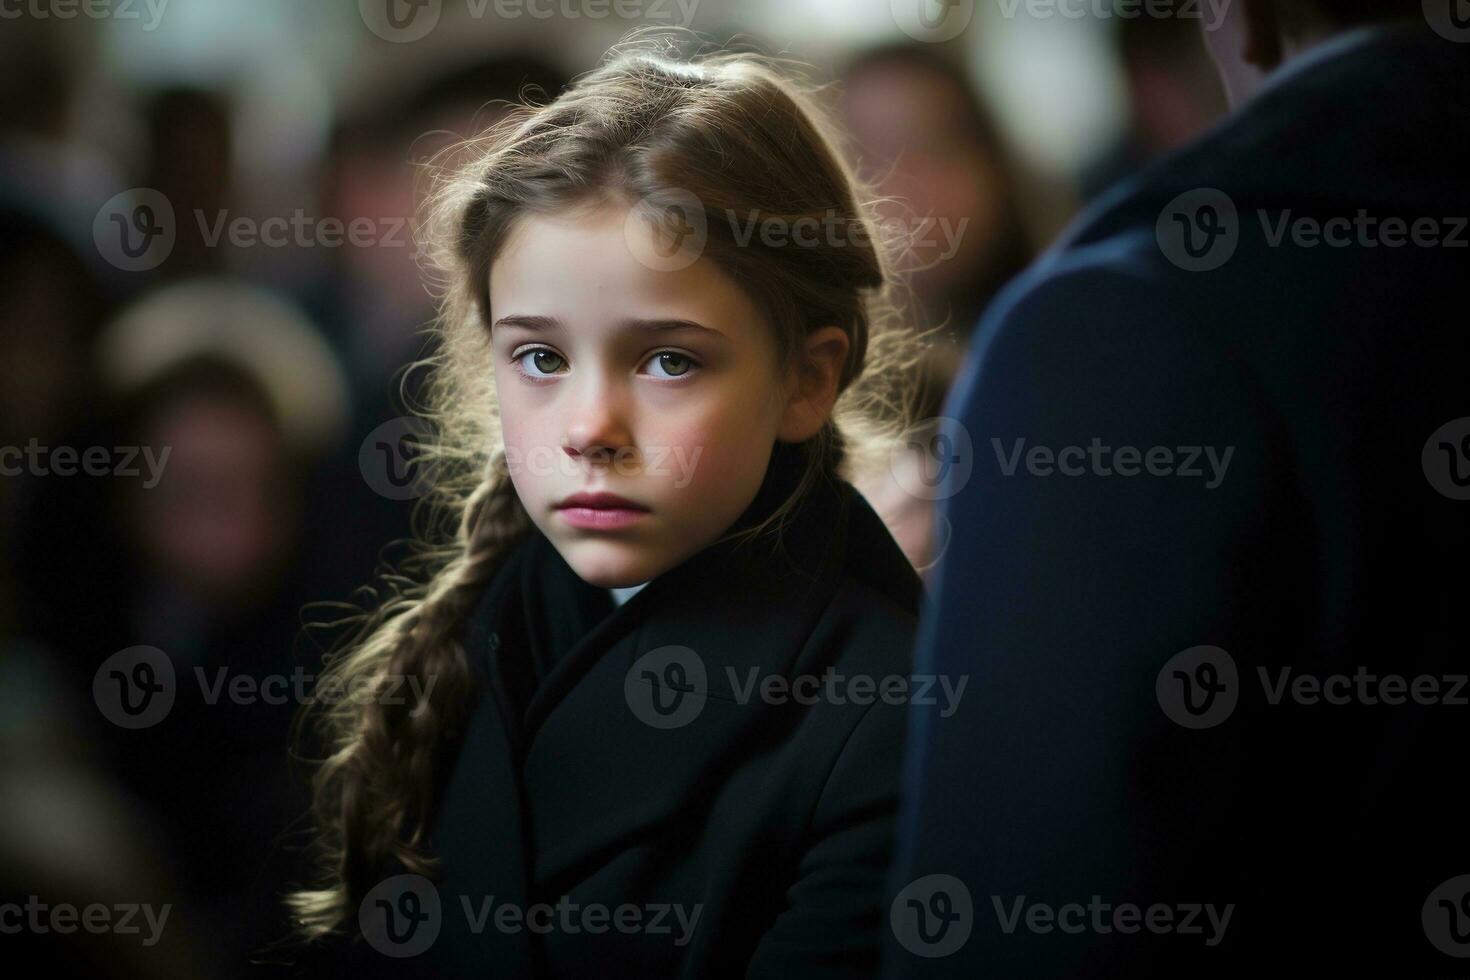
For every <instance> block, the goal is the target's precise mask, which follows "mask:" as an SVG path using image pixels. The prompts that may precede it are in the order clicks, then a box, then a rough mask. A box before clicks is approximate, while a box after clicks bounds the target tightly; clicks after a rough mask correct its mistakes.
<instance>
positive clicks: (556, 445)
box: [490, 207, 786, 588]
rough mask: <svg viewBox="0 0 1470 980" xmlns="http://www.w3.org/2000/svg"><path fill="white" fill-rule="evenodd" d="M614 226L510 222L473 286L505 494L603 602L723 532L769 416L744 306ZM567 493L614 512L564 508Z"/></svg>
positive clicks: (768, 361) (757, 337) (759, 330)
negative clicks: (506, 480) (654, 263)
mask: <svg viewBox="0 0 1470 980" xmlns="http://www.w3.org/2000/svg"><path fill="white" fill-rule="evenodd" d="M628 214H629V212H628V210H627V209H626V208H616V207H605V208H601V209H598V210H596V211H591V212H582V213H577V214H567V215H565V216H555V217H540V216H527V217H525V218H523V219H522V220H521V221H520V222H518V223H517V227H516V228H515V230H514V231H513V232H512V234H511V235H510V237H509V238H508V240H507V241H506V242H505V244H504V246H503V248H502V251H501V253H500V255H499V256H498V258H497V259H496V261H495V262H494V263H493V265H492V267H491V271H490V309H491V310H492V311H493V314H492V315H493V319H494V323H493V324H492V325H491V333H490V336H491V344H492V348H493V352H494V363H495V386H496V390H497V393H498V397H499V402H500V413H501V433H502V436H503V438H504V440H505V448H506V458H507V462H508V464H509V469H510V474H511V480H512V482H513V483H514V485H515V489H516V493H517V494H518V495H519V496H520V499H521V503H522V504H523V505H524V506H525V508H526V511H527V513H529V514H530V517H531V520H532V521H534V522H535V524H536V526H537V527H538V528H539V529H540V530H541V532H542V533H543V534H545V535H546V537H547V538H549V539H550V540H551V542H552V544H553V545H555V547H556V549H557V551H558V552H560V554H561V556H562V557H563V558H564V559H565V560H566V562H567V564H568V565H570V566H571V567H572V569H573V570H574V571H576V573H577V574H578V575H579V576H581V577H582V579H584V580H585V581H587V582H589V583H591V584H593V585H597V586H602V587H606V588H621V587H625V586H629V585H636V584H638V583H640V582H645V581H648V580H649V579H651V578H653V577H655V576H657V575H659V574H660V573H662V572H664V571H667V570H668V569H670V568H673V567H674V566H675V565H677V564H679V563H680V562H681V561H683V560H684V559H685V558H688V557H690V556H691V555H693V554H695V553H696V552H698V551H700V550H701V549H703V548H705V547H706V546H708V545H709V544H711V543H712V542H713V541H715V540H716V539H717V538H719V537H720V535H721V534H723V533H724V532H725V531H726V530H728V529H729V527H730V525H731V524H733V523H734V522H735V519H736V518H738V517H739V516H740V514H741V513H742V512H743V511H744V510H745V508H746V507H747V506H749V504H750V502H751V501H752V500H753V499H754V497H755V494H756V491H757V489H759V487H760V484H761V481H762V479H763V478H764V476H765V472H766V467H767V464H768V462H769V461H770V455H771V450H772V448H773V446H774V444H775V441H776V439H777V438H778V436H779V435H780V434H781V432H782V419H783V413H784V411H785V403H786V399H785V397H784V391H785V386H784V385H783V383H782V380H781V376H780V372H779V371H778V370H777V365H776V349H775V344H774V340H773V337H772V331H771V326H770V324H769V323H768V322H767V321H766V320H765V318H764V317H763V316H762V315H761V314H760V313H759V312H758V311H757V310H756V308H755V305H754V304H753V303H752V302H751V300H750V298H749V297H748V296H746V294H745V293H744V291H743V290H741V289H740V288H739V287H738V286H736V285H735V283H734V282H732V281H731V280H730V279H729V278H727V277H726V276H725V275H724V274H723V273H722V272H721V271H720V270H719V269H718V268H717V267H716V266H715V265H714V264H713V262H711V261H710V260H709V259H708V258H705V257H701V258H699V259H698V260H696V261H695V262H694V263H693V264H692V265H688V266H686V267H685V268H683V269H680V270H677V271H661V270H658V269H653V268H649V267H648V266H647V265H645V264H643V263H642V262H641V261H640V260H639V259H638V257H637V255H639V254H641V255H651V254H654V251H653V246H654V245H655V244H657V243H656V242H655V241H654V233H653V230H652V229H651V228H650V227H649V226H648V224H647V222H645V221H642V220H633V221H629V220H628ZM641 236H646V240H643V241H640V240H639V238H640V237H641ZM635 253H636V254H635ZM580 494H585V495H597V494H602V495H615V496H616V497H618V498H622V500H621V502H619V501H609V500H607V499H603V500H596V499H592V500H588V501H580V502H579V501H577V500H569V498H572V497H573V495H580ZM578 503H582V504H583V506H577V504H578ZM613 504H617V505H618V506H611V505H613Z"/></svg>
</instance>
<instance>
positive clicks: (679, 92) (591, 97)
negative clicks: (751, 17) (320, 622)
mask: <svg viewBox="0 0 1470 980" xmlns="http://www.w3.org/2000/svg"><path fill="white" fill-rule="evenodd" d="M681 43H682V39H674V38H669V37H667V36H664V37H655V38H649V37H646V36H645V37H639V38H635V39H632V40H630V41H628V42H625V43H624V44H622V45H619V46H618V47H616V48H614V49H613V51H612V52H611V53H610V55H609V57H608V58H607V59H606V61H605V62H604V63H603V65H602V66H601V67H600V68H598V69H596V70H594V71H592V72H590V73H588V74H587V75H585V76H583V77H582V78H580V79H579V80H578V81H577V82H576V83H575V84H574V85H573V86H571V87H570V88H569V89H568V90H567V91H566V92H565V93H564V94H562V95H561V96H560V97H558V98H557V99H556V100H555V101H553V102H551V103H550V104H545V105H536V104H533V102H532V101H531V100H529V99H528V100H527V102H526V103H525V104H523V105H518V106H516V107H514V108H513V109H512V110H511V112H510V113H509V115H508V116H506V117H504V118H503V119H502V121H501V122H499V123H498V124H497V125H496V126H495V127H494V128H492V129H491V130H490V131H488V132H486V133H485V134H483V135H481V136H479V137H476V138H474V139H471V140H469V141H467V142H466V143H464V144H462V145H461V146H459V147H457V148H456V149H454V150H453V151H447V152H446V153H445V154H443V155H441V157H440V158H439V159H437V160H436V161H435V162H434V165H433V167H432V169H431V171H430V172H429V184H428V190H429V196H428V199H427V202H426V207H425V209H424V213H423V217H422V218H421V220H420V222H419V232H420V238H421V241H422V242H423V248H422V249H421V252H420V255H421V258H426V259H427V260H428V262H427V268H426V272H427V274H428V275H429V276H430V281H431V282H432V283H433V284H434V285H435V286H436V288H437V295H438V300H439V316H438V319H437V322H436V324H435V326H434V328H433V329H434V330H435V332H436V333H437V337H438V342H439V343H438V352H437V353H436V355H435V356H434V358H433V359H432V362H431V363H430V364H429V368H430V370H429V374H428V376H427V378H426V382H425V387H424V389H423V391H424V394H423V396H422V397H423V399H424V402H425V404H424V405H423V406H422V414H423V415H424V416H425V417H426V420H427V422H428V423H429V427H430V428H431V430H432V431H433V433H434V437H433V438H431V439H428V440H426V443H427V444H426V445H423V446H422V447H420V449H421V451H422V452H423V453H424V454H425V456H424V459H425V460H427V461H428V462H429V463H430V464H432V466H433V473H434V475H435V482H434V488H433V491H432V493H431V494H430V495H429V496H428V497H425V498H424V500H423V501H422V502H421V505H420V508H421V509H420V512H419V515H418V516H419V517H420V518H422V517H423V515H424V513H427V514H428V515H429V517H428V519H426V520H423V519H421V520H419V521H418V525H419V530H418V532H417V533H418V535H419V538H420V540H419V541H418V543H417V550H416V553H415V554H414V556H413V557H412V559H411V561H410V562H409V564H408V565H407V566H405V567H409V568H412V570H413V571H412V573H411V574H410V573H405V572H404V571H402V570H400V572H399V573H397V574H395V575H392V576H389V577H387V578H385V580H384V581H383V582H382V583H381V586H380V588H379V589H376V590H374V593H373V596H374V602H375V603H376V605H375V607H374V608H371V609H370V610H368V611H363V612H361V615H360V616H359V617H357V619H356V621H355V626H354V628H353V629H352V631H351V633H350V636H349V637H348V638H347V639H346V641H345V642H343V643H342V644H341V645H340V646H339V648H338V649H337V651H336V652H334V653H333V654H332V655H331V656H329V657H328V659H327V666H326V670H325V672H324V674H323V676H322V678H321V683H322V684H329V683H330V684H332V685H334V686H336V689H339V690H351V691H356V692H376V691H386V690H388V689H389V688H390V686H391V687H392V688H393V690H394V691H395V693H403V692H402V690H401V689H400V687H401V685H402V681H403V679H405V678H416V679H419V680H420V681H421V683H419V684H418V685H417V688H415V689H413V690H417V691H427V692H428V693H426V694H424V695H423V696H422V697H405V698H402V699H400V698H398V697H394V698H386V697H384V698H378V697H371V696H360V697H353V698H350V699H345V700H342V701H340V702H339V703H336V704H332V705H330V706H326V707H322V708H319V709H317V710H316V711H313V712H310V713H308V714H304V715H303V717H302V722H303V723H304V724H305V725H306V726H307V727H306V728H304V729H303V730H302V731H301V732H300V733H299V734H301V735H302V736H303V745H304V744H305V743H306V741H307V740H308V738H309V739H310V741H311V742H312V744H313V745H314V746H315V751H314V753H312V752H306V753H303V757H306V756H311V755H313V754H314V755H315V758H314V760H313V761H312V763H311V764H312V765H313V766H314V768H315V771H314V774H313V785H314V791H315V805H314V808H313V812H314V817H315V823H316V835H317V839H316V842H315V846H316V847H317V849H318V851H319V854H318V857H319V860H320V866H319V874H320V878H319V880H318V881H317V882H316V883H315V884H316V887H314V888H309V889H302V890H299V891H296V892H294V893H292V894H290V895H289V896H288V902H289V904H290V906H291V909H292V912H293V915H294V920H295V923H296V925H297V928H298V931H299V934H300V935H301V936H302V937H304V938H307V939H311V938H316V937H319V936H322V935H324V934H326V933H329V932H332V931H334V930H336V929H337V928H338V927H340V926H341V925H342V924H343V923H344V921H347V920H349V919H350V918H351V917H352V915H354V914H355V909H356V907H357V905H358V903H359V902H360V901H361V899H362V897H363V895H364V894H365V893H366V892H367V891H368V890H369V889H370V888H371V887H372V886H373V884H375V883H376V879H377V878H379V877H380V876H381V875H383V874H384V873H386V870H387V869H388V868H390V867H392V866H393V865H394V864H395V863H396V864H397V865H398V866H400V867H401V868H402V869H404V870H406V871H410V872H416V873H420V874H426V875H432V874H434V872H435V870H436V868H435V862H434V860H433V856H432V854H431V852H430V844H431V842H430V841H429V840H428V839H427V834H428V824H429V821H430V820H431V818H432V811H433V807H434V804H435V800H436V795H437V793H438V792H439V790H440V788H441V779H442V776H443V775H444V771H445V769H446V766H447V764H448V762H449V760H450V759H451V758H452V753H453V751H454V749H455V747H456V746H457V740H458V738H459V736H460V733H461V731H462V729H463V725H464V723H465V721H466V719H467V717H468V714H469V712H470V710H471V708H472V707H473V705H474V702H475V697H476V685H475V682H474V677H473V674H472V671H471V667H470V664H469V662H468V660H467V657H466V654H465V651H464V650H463V648H462V646H461V644H460V643H459V640H458V634H459V632H460V629H461V627H462V624H463V622H464V620H465V618H466V616H467V615H468V613H469V612H470V610H471V609H472V607H473V603H474V602H475V600H476V598H477V597H478V596H479V595H480V593H481V592H482V590H483V588H484V586H485V585H486V583H487V581H488V580H489V579H490V577H491V576H492V574H493V573H494V572H495V570H496V569H497V567H498V565H499V563H500V560H501V558H502V557H503V556H504V555H505V554H506V552H507V551H508V549H510V548H511V547H512V546H513V545H514V544H515V543H516V542H517V540H518V539H519V538H520V537H521V536H522V535H523V534H524V533H526V532H527V531H528V529H529V528H530V520H529V518H528V517H527V515H526V513H525V511H524V509H523V508H522V507H521V505H520V503H519V501H518V499H517V497H516V495H515V492H514V489H513V487H512V485H511V482H510V478H509V473H508V470H507V465H506V460H505V453H504V447H503V446H501V445H499V444H498V440H499V425H498V412H497V407H496V400H495V392H494V385H493V371H492V365H491V360H490V345H489V330H488V327H487V325H488V324H490V323H492V322H494V321H493V317H492V316H491V314H490V309H489V304H490V298H489V295H488V292H489V271H490V266H491V263H492V262H494V260H495V257H496V254H497V252H498V250H499V249H500V248H501V246H502V243H503V242H504V241H505V240H506V237H507V235H508V233H509V232H510V231H511V229H512V228H513V227H514V225H515V223H516V221H517V220H518V219H520V218H522V217H524V216H526V215H545V214H557V213H566V212H567V211H568V210H570V209H574V208H579V207H588V206H597V205H599V204H610V203H611V204H619V203H620V204H623V205H624V206H631V205H632V204H634V203H635V202H640V201H644V200H647V199H653V200H658V199H660V195H664V196H665V197H666V196H667V195H669V194H670V192H678V193H679V194H681V195H692V196H693V198H695V199H697V201H698V202H699V203H700V204H701V205H702V206H703V208H704V210H705V214H706V217H707V219H708V220H707V222H706V224H707V227H708V241H707V244H706V245H705V246H704V250H703V252H702V255H703V256H704V257H705V258H708V259H709V260H711V261H713V262H715V263H717V265H718V267H719V268H720V269H721V270H722V271H723V272H724V273H725V274H727V275H729V276H731V277H732V278H733V279H734V280H735V281H736V282H737V283H739V284H740V285H742V286H743V287H744V288H745V289H746V290H747V291H748V292H749V294H750V296H751V297H752V299H753V300H754V301H755V302H756V303H757V304H759V306H760V308H761V309H762V311H763V312H764V314H765V316H766V319H767V320H768V322H769V324H770V325H771V328H772V329H773V330H774V331H775V333H776V337H777V347H778V350H779V357H780V363H781V366H785V365H788V364H790V359H791V358H793V357H794V356H796V354H797V352H798V351H799V350H800V345H801V342H802V340H803V338H804V337H805V336H806V335H807V333H808V332H809V331H812V330H814V329H816V328H818V327H821V326H825V325H832V324H835V325H837V326H839V327H841V328H842V329H843V330H845V331H846V332H847V336H848V339H849V342H850V355H849V357H848V360H847V363H846V365H845V367H844V369H843V371H842V374H841V377H840V382H839V384H840V397H839V399H838V401H837V404H836V406H835V408H834V410H833V414H832V417H831V418H830V419H829V420H828V421H827V423H826V424H825V426H824V427H823V429H822V431H821V432H820V434H819V435H818V436H816V437H814V439H813V443H814V445H813V446H811V447H810V448H811V449H812V450H814V451H810V452H808V453H807V454H806V459H807V460H808V463H807V468H806V472H805V473H804V475H803V477H802V479H801V480H800V481H799V484H798V487H797V489H796V490H795V491H794V492H793V494H792V496H791V498H790V499H789V500H787V501H786V502H785V503H784V504H782V505H781V506H780V507H778V508H777V509H776V511H775V512H774V513H773V514H771V515H770V517H769V518H768V519H766V520H765V521H763V522H761V524H760V525H758V526H757V527H755V528H751V529H748V530H746V531H743V532H742V533H743V534H760V533H765V532H767V531H769V530H772V529H773V528H776V529H779V526H780V525H781V524H782V522H783V521H785V520H787V519H788V517H789V515H790V514H791V513H792V512H793V511H794V510H795V509H796V507H797V505H798V504H799V502H800V499H801V496H802V495H803V494H804V493H805V492H806V491H807V490H808V489H809V488H810V487H811V486H812V485H813V484H814V483H815V481H817V480H821V479H833V478H838V477H843V478H850V477H851V475H852V472H853V468H854V467H862V466H870V465H871V466H879V465H883V461H884V460H886V458H887V453H888V449H889V446H890V445H891V444H892V442H893V441H894V440H895V439H896V438H897V437H898V436H899V435H900V434H901V433H903V431H904V430H905V429H906V428H907V426H908V425H909V424H910V422H911V421H912V420H911V419H910V417H909V416H910V411H911V408H912V399H913V392H914V390H915V389H914V377H915V365H916V364H917V363H918V361H919V359H920V358H921V356H922V347H923V344H924V343H925V342H926V341H925V337H924V336H923V335H921V334H919V333H917V332H916V331H915V330H914V328H913V325H912V323H911V322H910V320H909V317H908V316H907V314H906V312H904V311H907V310H908V309H910V304H909V303H908V302H906V301H905V302H902V303H900V302H897V301H896V297H901V296H903V293H902V292H901V291H900V290H901V289H902V287H901V286H900V285H899V284H898V281H897V279H896V277H895V276H894V275H893V274H892V273H891V271H890V270H891V268H892V262H891V258H892V250H894V249H898V248H903V247H904V242H903V241H902V240H896V239H894V238H893V237H892V236H891V234H890V238H889V239H888V240H886V241H884V240H880V239H879V238H878V231H877V224H876V222H875V221H874V220H873V219H872V217H871V208H872V205H873V203H874V202H873V201H871V200H868V199H866V198H865V197H864V193H865V192H864V190H863V189H862V188H861V187H860V185H859V184H858V183H857V181H856V179H855V178H854V176H853V172H852V170H851V168H850V167H849V165H848V164H847V162H846V161H845V156H846V152H845V148H844V144H843V143H842V141H841V140H840V139H839V138H838V137H837V136H836V130H835V129H834V127H833V125H832V123H831V122H830V117H829V114H828V111H827V109H826V105H827V101H826V100H825V99H824V93H823V92H822V91H821V89H820V88H819V87H818V86H815V85H813V84H811V83H810V82H809V81H807V80H806V79H805V77H804V76H803V74H802V72H801V70H800V69H799V68H798V66H794V65H791V64H788V63H785V62H779V61H776V60H773V59H769V58H764V57H760V56H757V55H753V54H749V53H730V52H706V53H703V54H695V55H679V54H677V53H676V49H677V48H678V47H679V46H680V44H681ZM683 199H685V200H687V199H688V198H687V196H686V197H684V198H683ZM752 214H755V215H760V216H762V217H776V218H779V219H782V220H784V221H788V222H795V221H796V220H797V219H799V218H808V219H816V220H817V221H819V222H829V223H830V222H833V221H835V222H837V223H838V226H839V227H841V228H842V229H844V233H843V234H842V235H841V236H829V237H828V238H826V239H821V238H820V236H818V238H817V240H815V243H812V239H811V238H810V236H807V237H806V238H805V239H804V240H803V241H797V240H796V239H794V238H793V239H791V240H788V241H786V242H784V243H782V244H775V245H773V244H771V243H770V242H764V241H762V240H761V237H760V236H759V235H757V236H755V237H754V238H751V239H749V240H742V236H741V235H740V234H738V233H737V231H736V227H735V226H736V224H737V221H738V222H744V221H745V220H746V216H748V215H752ZM732 216H733V217H732ZM854 230H857V231H860V232H862V233H858V234H854V233H852V232H853V231H854ZM429 679H432V680H433V684H432V685H429V684H428V680H429ZM400 700H401V701H402V702H403V703H397V702H399V701H400Z"/></svg>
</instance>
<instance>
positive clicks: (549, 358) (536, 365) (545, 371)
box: [516, 347, 567, 378]
mask: <svg viewBox="0 0 1470 980" xmlns="http://www.w3.org/2000/svg"><path fill="white" fill-rule="evenodd" d="M527 358H529V359H530V365H531V367H530V369H529V370H527V371H526V373H527V374H529V375H530V376H531V377H533V378H539V377H545V376H547V375H552V374H556V373H557V372H558V371H560V370H561V369H562V368H564V367H566V363H567V361H566V358H564V357H562V356H561V355H560V354H558V353H556V352H555V351H550V350H546V349H545V348H544V347H543V348H537V349H536V350H528V351H526V352H525V353H524V354H521V355H520V356H519V357H517V358H516V360H518V361H520V362H521V366H522V367H525V365H526V363H527Z"/></svg>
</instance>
